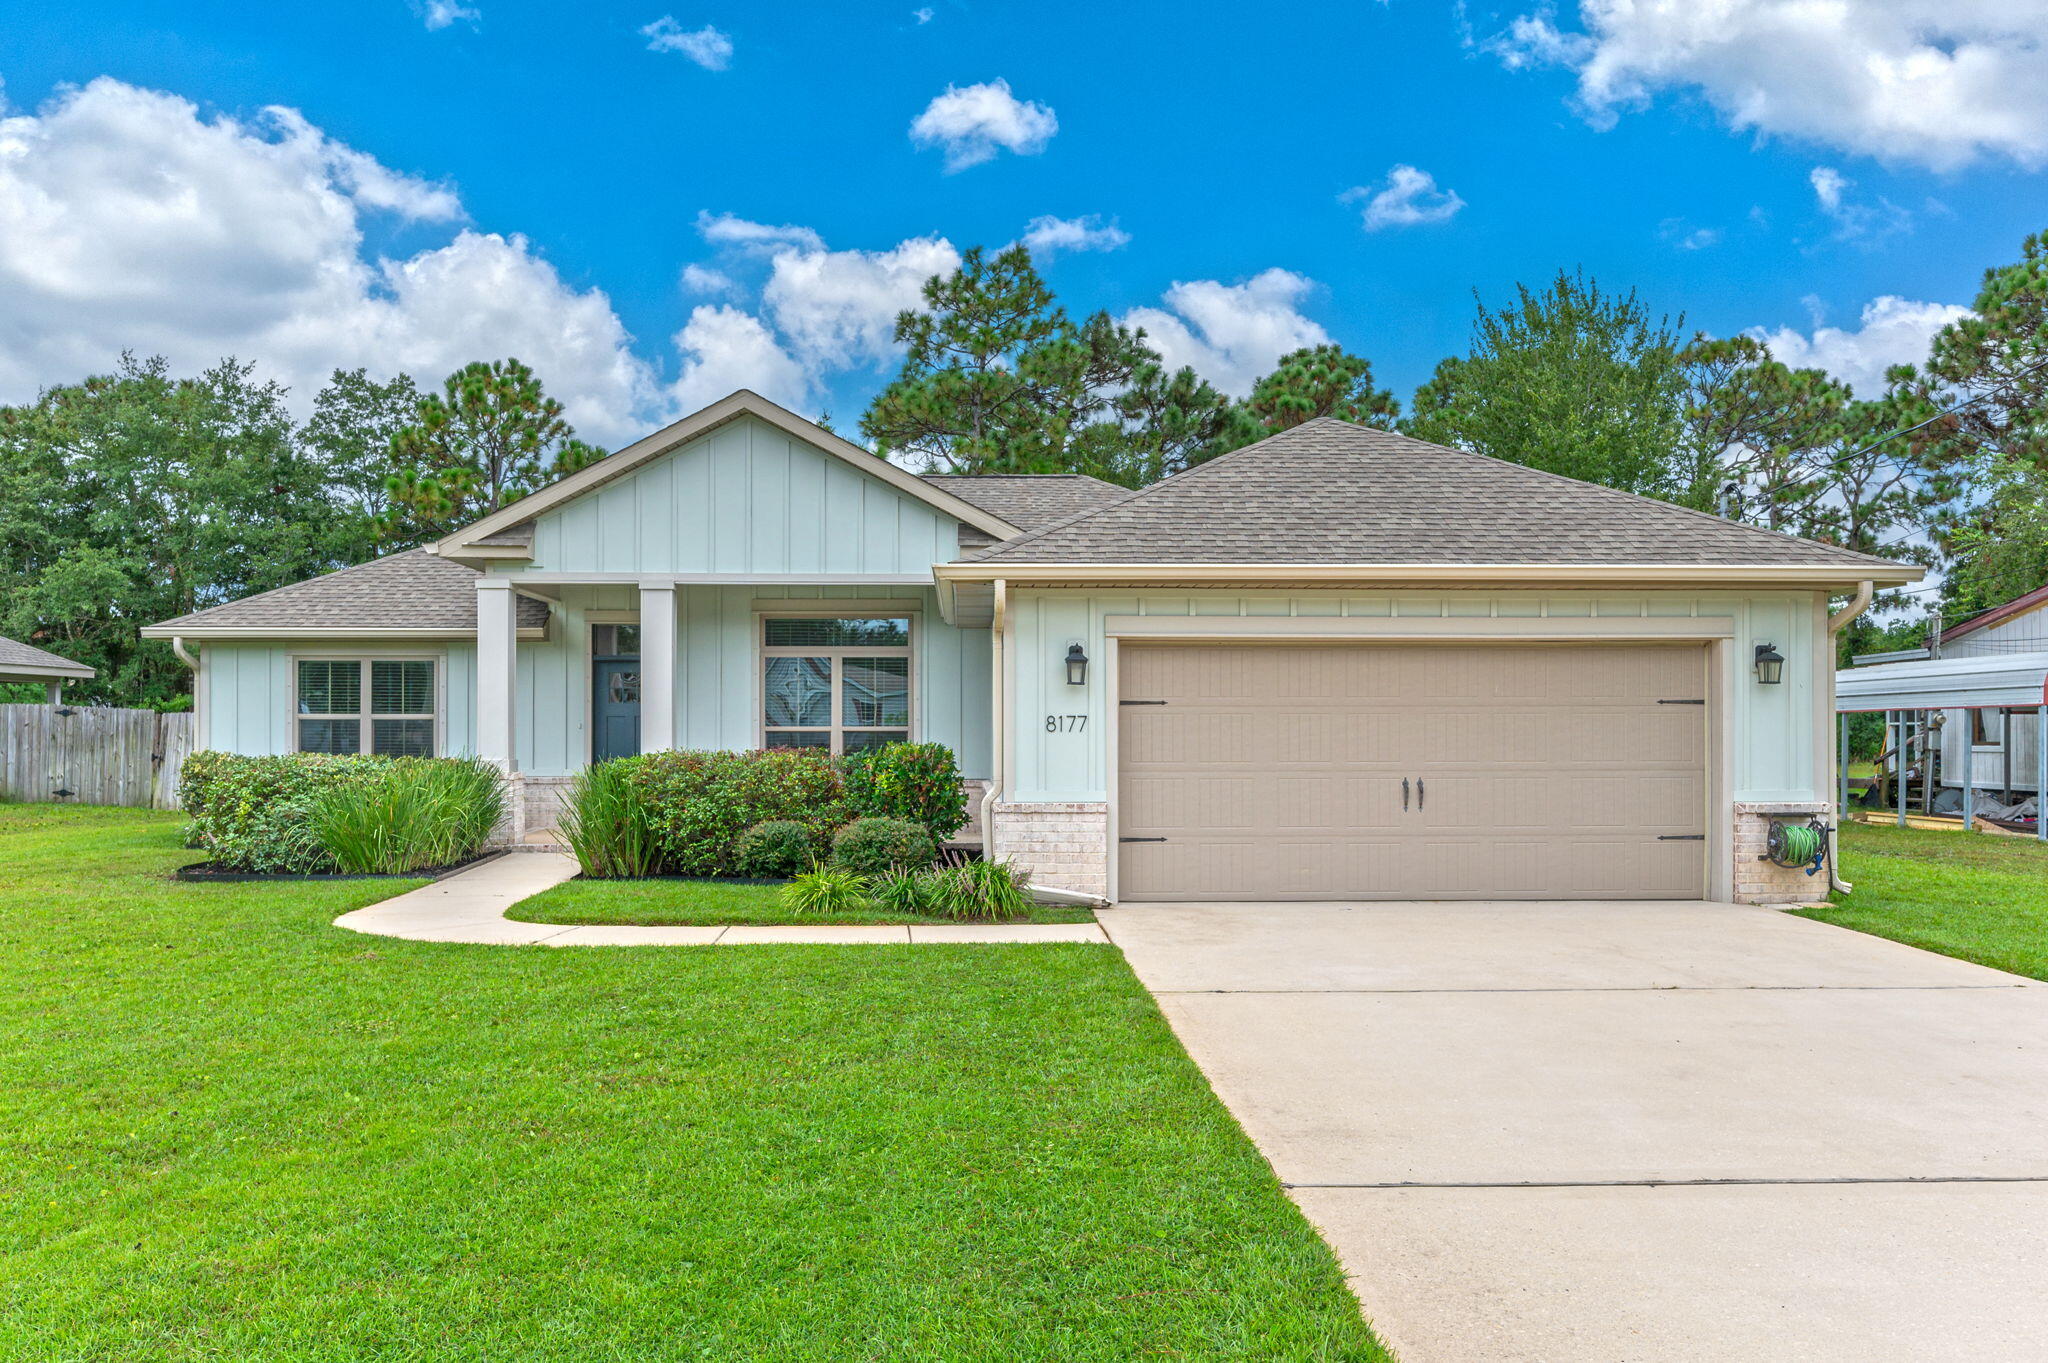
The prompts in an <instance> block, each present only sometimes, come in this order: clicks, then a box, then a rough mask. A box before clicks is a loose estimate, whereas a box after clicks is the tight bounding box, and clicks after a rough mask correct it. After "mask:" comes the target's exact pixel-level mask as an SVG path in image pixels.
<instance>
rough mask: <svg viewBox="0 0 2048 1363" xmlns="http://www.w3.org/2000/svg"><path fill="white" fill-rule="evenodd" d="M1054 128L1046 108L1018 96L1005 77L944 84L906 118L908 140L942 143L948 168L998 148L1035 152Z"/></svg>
mask: <svg viewBox="0 0 2048 1363" xmlns="http://www.w3.org/2000/svg"><path fill="white" fill-rule="evenodd" d="M1059 130H1060V122H1059V119H1058V118H1056V117H1054V116H1053V111H1052V110H1051V109H1049V108H1047V107H1046V106H1045V105H1043V104H1039V103H1035V102H1033V101H1031V100H1021V99H1018V98H1017V97H1016V96H1015V95H1013V94H1011V93H1010V83H1009V82H1008V81H1006V80H992V81H987V82H984V83H983V84H980V85H948V86H947V87H946V93H945V94H943V95H940V96H938V97H937V98H936V99H934V100H933V101H932V102H931V103H930V104H928V105H926V106H925V111H924V112H923V113H921V114H919V115H918V116H917V117H916V119H914V120H913V121H912V122H911V125H910V140H911V141H913V142H915V143H916V144H917V145H919V146H920V147H933V146H936V147H943V148H945V151H946V169H947V171H948V172H952V171H956V170H965V169H967V167H969V166H978V165H980V164H981V163H982V162H983V161H987V160H989V159H991V158H993V157H994V156H995V154H996V153H997V152H998V151H1013V152H1015V153H1017V154H1018V155H1019V156H1035V155H1037V154H1038V153H1039V152H1042V151H1044V150H1045V144H1046V143H1048V142H1050V141H1051V140H1052V138H1053V134H1054V133H1057V132H1058V131H1059Z"/></svg>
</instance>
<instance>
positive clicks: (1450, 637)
mask: <svg viewBox="0 0 2048 1363" xmlns="http://www.w3.org/2000/svg"><path fill="white" fill-rule="evenodd" d="M1920 572H1921V570H1920V569H1918V568H1916V567H1911V566H1907V565H1900V564H1894V563H1888V562H1885V561H1883V560H1880V559H1875V558H1871V557H1868V556H1866V555H1862V554H1857V553H1852V552H1849V551H1847V550H1843V549H1839V548H1834V547H1831V546H1828V545H1823V544H1817V543H1813V542H1810V541H1805V540H1799V539H1794V538H1791V537H1789V536H1784V535H1779V534H1774V533H1772V532H1769V531H1764V530H1758V529H1754V528H1752V527H1748V526H1743V525H1737V524H1733V523H1731V522H1728V521H1724V520H1721V519H1718V518H1716V517H1713V516H1709V515H1704V514H1701V513H1698V512H1693V511H1688V510H1684V509H1682V508H1679V507H1675V506H1671V505H1669V504H1666V503H1663V502H1656V501H1651V500H1647V499H1644V498H1640V497H1634V496H1630V495H1628V494H1626V493H1622V492H1617V491H1614V490H1612V489H1609V488H1603V487H1596V486H1593V485H1591V484H1586V483H1580V482H1575V481H1573V480H1571V479H1567V478H1561V477H1557V476H1555V475H1551V474H1546V473H1541V472H1537V471H1534V470H1530V469H1527V468H1523V467H1520V466H1518V465H1514V464H1507V463H1502V462H1499V461H1497V460H1493V459H1487V458H1484V457H1482V456H1479V455H1474V454H1468V453H1463V452H1459V451H1455V450H1448V449H1444V448H1441V447H1438V446H1434V445H1428V444H1424V443H1422V442H1419V441H1415V440H1410V439H1408V438H1406V437H1404V436H1399V435H1394V434H1390V433H1388V432H1384V431H1376V430H1368V429H1366V428H1364V427H1359V426H1352V425H1348V424H1346V423H1343V422H1339V421H1333V420H1317V421H1311V422H1308V423H1305V424H1303V425H1301V426H1298V427H1296V428H1294V429H1292V430H1290V431H1286V432H1284V433H1282V434H1280V435H1277V436H1274V437H1271V438H1269V439H1267V440H1263V441H1260V442H1259V443H1257V444H1254V445H1250V446H1247V447H1245V448H1243V449H1240V450H1237V451H1234V452H1232V453H1231V454H1228V455H1225V456H1223V457H1222V458H1219V459H1217V460H1214V461H1212V462H1210V463H1207V464H1204V465H1202V466H1200V467H1198V468H1196V469H1193V470H1190V471H1189V472H1187V473H1183V474H1180V475H1178V476H1177V477H1174V478H1170V479H1167V480H1165V481H1163V482H1161V483H1157V484H1154V485H1153V486H1151V487H1148V488H1144V489H1142V490H1139V491H1136V492H1132V491H1126V490H1124V489H1120V488H1113V487H1109V486H1107V485H1105V484H1101V483H1098V482H1096V481H1094V480H1092V479H1086V478H1073V477H1044V478H1036V477H991V478H967V477H928V478H919V477H916V476H914V475H912V474H909V473H906V472H904V471H903V470H901V469H898V468H896V467H895V466H893V465H891V464H888V463H886V462H885V461H883V460H881V459H878V458H876V457H875V456H873V455H871V454H869V453H867V452H866V451H864V450H862V449H860V448H859V447H858V446H855V445H852V444H849V443H848V442H847V441H845V440H843V439H841V438H840V437H838V436H836V435H833V434H832V433H831V432H829V431H826V430H824V429H822V428H820V427H818V426H815V425H812V424H811V423H809V422H807V421H804V420H801V419H800V418H798V417H795V416H793V415H791V414H790V413H788V412H786V411H784V410H782V409H781V408H779V407H776V406H775V405H774V404H772V403H769V402H767V401H765V400H763V399H761V398H759V397H756V396H755V395H753V394H752V393H747V392H740V393H735V394H734V395H732V396H731V397H729V398H726V399H725V400H723V401H721V402H718V403H716V404H714V405H713V406H711V407H708V408H706V409H705V410H703V411H701V412H698V413H697V414H695V415H694V416H691V417H688V418H685V419H684V420H682V421H680V422H677V423H676V424H674V425H672V426H670V427H668V428H666V429H665V430H662V431H659V432H657V433H655V434H654V435H651V436H649V437H647V438H646V439H644V440H641V441H639V442H637V443H636V444H633V445H630V446H628V447H627V448H625V449H622V450H620V451H619V452H617V453H616V454H613V455H611V456H609V457H608V458H605V459H603V460H600V461H599V462H597V463H596V464H593V465H591V466H590V467H589V468H587V469H584V470H582V471H581V472H578V473H576V474H574V475H572V476H570V477H568V478H565V479H563V480H561V481H560V482H558V483H556V484H554V485H552V486H550V487H548V488H545V489H543V490H542V491H540V492H537V493H535V494H533V495H532V496H530V497H528V498H526V499H525V500H523V501H520V502H518V503H515V504H514V505H512V506H510V507H507V508H506V509H504V510H502V511H499V512H497V513H495V514H493V515H491V516H487V517H485V518H484V519H483V520H481V521H479V522H477V523H476V524H475V525H472V526H469V527H468V528H466V529H464V530H462V531H460V532H458V533H456V534H452V535H449V536H448V537H447V538H445V539H443V540H441V541H439V542H438V543H436V544H434V545H431V546H429V547H428V549H427V550H426V551H424V552H420V551H416V552H413V553H407V554H397V555H393V556H391V557H389V558H386V559H382V560H379V561H377V562H375V563H370V564H365V565H363V566H361V567H357V568H351V569H347V570H344V571H342V572H339V573H333V574H330V575H328V576H326V577H322V578H317V579H314V580H313V581H310V582H306V583H301V584H299V585H297V586H292V587H285V588H281V589H279V590H277V591H273V592H268V593H265V594H263V595H261V596H256V597H251V598H249V599H247V600H245V601H239V602H235V603H233V604H230V605H224V606H217V607H214V608H212V609H210V610H204V611H200V612H197V613H196V614H193V615H188V616H185V617H183V618H181V619H178V620H172V621H167V622H165V623H164V624H161V625H156V626H152V627H151V628H149V629H147V630H145V631H144V633H145V634H147V635H149V636H150V637H152V638H166V639H174V640H177V641H179V644H178V646H179V647H180V648H181V649H184V650H186V651H188V652H189V650H190V648H191V646H192V645H194V644H196V645H197V646H198V649H199V651H198V654H197V665H198V674H199V675H198V697H197V711H198V714H199V723H200V726H201V735H200V744H201V746H211V747H216V748H226V749H232V750H236V751H242V752H257V753H263V752H288V751H292V750H294V749H313V750H319V751H384V752H440V753H451V752H474V753H479V754H481V755H483V756H484V757H486V758H489V759H491V760H493V761H495V762H498V763H500V764H502V765H504V766H505V767H506V768H507V769H508V770H509V771H511V772H512V773H514V776H513V780H514V782H515V785H516V786H517V788H518V790H519V801H518V806H519V810H520V816H519V817H520V818H521V820H522V821H523V823H524V824H525V826H527V827H544V826H547V825H549V824H550V823H551V822H552V821H553V819H554V816H555V804H556V801H558V799H559V796H560V792H561V789H562V787H563V786H564V785H565V784H566V783H567V781H568V780H569V779H570V777H571V775H572V774H573V773H574V772H575V771H576V770H577V769H579V768H580V767H582V766H583V765H584V764H585V763H587V762H589V761H591V760H592V759H594V758H600V757H604V756H608V755H611V754H615V753H620V752H628V751H633V750H635V749H636V748H637V749H641V750H654V749H662V748H670V747H681V748H744V747H753V746H760V745H764V744H765V745H768V746H781V747H789V746H801V747H816V748H821V749H824V748H829V749H830V750H832V751H845V750H847V749H849V748H855V747H859V746H862V745H866V744H872V743H879V742H885V741H888V740H890V739H893V738H902V737H906V736H907V737H910V738H914V739H929V740H936V741H939V742H943V743H946V744H948V745H950V746H951V747H953V748H954V749H955V750H956V751H957V752H958V753H959V755H960V760H961V765H962V769H963V771H964V773H965V774H966V775H967V776H968V777H970V778H972V780H973V782H974V788H975V793H976V795H977V800H978V803H979V804H980V805H982V806H983V807H984V808H985V810H986V812H987V814H988V816H989V818H990V821H991V824H992V826H991V828H990V829H989V836H990V837H991V839H992V843H993V849H994V850H995V851H996V852H997V853H998V854H999V855H1005V856H1011V857H1015V858H1016V859H1017V860H1018V861H1019V862H1021V863H1022V864H1024V865H1025V866H1027V867H1028V868H1029V869H1030V870H1031V871H1032V873H1033V875H1034V876H1035V877H1036V878H1037V879H1038V880H1040V881H1041V882H1043V883H1047V884H1052V885H1062V886H1066V887H1069V888H1073V889H1079V890H1084V891H1088V892H1092V893H1101V894H1106V895H1109V896H1112V897H1121V898H1126V899H1155V900H1156V899H1318V898H1321V899H1363V898H1404V899H1410V898H1420V899H1468V898H1480V899H1506V898H1531V899H1534V898H1561V897H1562V898H1581V897H1595V896H1597V897H1610V898H1647V897H1671V898H1696V897H1699V896H1701V895H1707V896H1709V897H1713V898H1729V897H1741V898H1744V899H1750V900H1758V901H1769V900H1783V899H1791V898H1806V897H1811V895H1812V894H1813V893H1814V892H1813V889H1812V885H1811V882H1810V881H1807V880H1806V879H1805V878H1804V877H1802V876H1800V875H1799V874H1798V872H1796V871H1791V872H1786V871H1782V870H1779V869H1777V868H1773V867H1770V866H1768V865H1767V864H1765V863H1763V862H1760V861H1759V860H1758V858H1757V853H1758V851H1759V850H1760V847H1761V841H1762V837H1763V833H1764V830H1765V827H1766V820H1767V818H1768V817H1769V816H1770V815H1772V814H1782V815H1785V816H1790V817H1805V816H1808V815H1811V814H1815V813H1825V812H1826V811H1827V810H1829V809H1830V807H1831V806H1830V803H1829V797H1830V793H1831V790H1832V782H1833V770H1832V758H1831V754H1832V750H1833V744H1832V741H1831V728H1832V726H1831V724H1830V723H1829V722H1828V717H1829V714H1830V709H1831V705H1830V702H1831V696H1830V680H1831V678H1832V677H1833V669H1832V666H1831V659H1832V645H1831V643H1830V640H1829V637H1828V634H1829V628H1830V620H1829V615H1828V608H1827V607H1828V597H1829V595H1830V594H1836V595H1844V594H1848V593H1850V592H1853V591H1855V590H1856V589H1857V588H1858V587H1859V585H1860V584H1865V583H1872V582H1874V583H1878V584H1884V585H1890V584H1897V583H1904V582H1909V581H1912V580H1914V579H1916V578H1917V577H1919V576H1920ZM1764 645H1772V646H1774V648H1775V652H1776V653H1777V654H1778V655H1780V656H1782V657H1783V658H1785V659H1786V660H1787V661H1786V662H1785V664H1784V666H1783V679H1782V681H1779V682H1775V683H1773V684H1766V683H1764V682H1763V681H1762V680H1760V678H1759V675H1758V672H1757V670H1756V669H1755V668H1754V667H1753V660H1754V658H1755V656H1756V654H1757V652H1758V651H1759V649H1760V648H1761V647H1762V646H1764Z"/></svg>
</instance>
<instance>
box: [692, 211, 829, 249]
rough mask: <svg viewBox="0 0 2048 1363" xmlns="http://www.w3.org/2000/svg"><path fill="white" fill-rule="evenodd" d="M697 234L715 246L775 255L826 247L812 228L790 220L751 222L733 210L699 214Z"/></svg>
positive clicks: (823, 240) (822, 239) (821, 238)
mask: <svg viewBox="0 0 2048 1363" xmlns="http://www.w3.org/2000/svg"><path fill="white" fill-rule="evenodd" d="M697 233H698V235H699V236H701V237H703V238H704V240H706V241H708V242H710V243H711V244H712V245H714V246H729V247H732V248H734V249H735V250H739V251H744V252H746V253H748V254H750V255H761V256H772V255H774V254H775V253H776V252H778V251H784V250H790V249H795V250H799V251H822V250H824V249H825V239H824V238H823V237H821V236H819V235H818V234H817V233H816V232H814V231H812V230H811V229H810V228H808V227H797V226H795V225H793V224H790V223H784V224H783V225H782V226H780V227H773V226H770V225H769V224H767V223H765V222H748V221H747V220H746V219H745V218H742V217H738V216H736V215H734V214H731V213H708V212H700V213H698V214H697Z"/></svg>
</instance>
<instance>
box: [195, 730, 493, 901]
mask: <svg viewBox="0 0 2048 1363" xmlns="http://www.w3.org/2000/svg"><path fill="white" fill-rule="evenodd" d="M178 799H179V803H180V804H182V805H183V806H184V809H185V812H186V814H188V815H190V816H191V819H192V830H191V832H192V837H191V845H192V846H194V847H197V848H200V849H202V850H204V851H205V852H207V853H208V854H209V857H210V860H211V861H212V862H213V864H214V865H215V866H217V867H219V868H220V869H222V870H228V871H261V872H271V873H279V874H291V875H315V874H326V873H332V872H337V871H340V872H347V873H350V874H365V873H383V874H403V873H406V872H410V871H416V870H421V869H423V868H426V867H429V866H442V865H450V864H453V863H454V862H458V861H462V860H465V859H467V858H469V857H472V856H475V855H476V854H477V853H479V852H481V851H483V850H484V848H485V846H486V845H487V844H488V842H489V840H490V835H491V830H492V828H494V827H495V826H496V825H497V823H498V822H499V820H500V819H502V818H503V817H504V811H505V789H504V781H503V779H502V778H501V777H500V776H499V775H498V772H497V769H496V768H495V767H492V766H491V765H489V764H488V763H485V762H480V761H477V760H476V759H474V758H450V757H398V758H391V757H358V756H348V757H332V756H328V755H326V754H324V753H291V754H286V755H282V756H274V757H245V756H243V755H242V754H240V753H225V752H196V753H193V754H192V755H191V756H190V757H188V758H186V759H185V766H184V770H183V772H182V773H181V775H180V777H179V781H178Z"/></svg>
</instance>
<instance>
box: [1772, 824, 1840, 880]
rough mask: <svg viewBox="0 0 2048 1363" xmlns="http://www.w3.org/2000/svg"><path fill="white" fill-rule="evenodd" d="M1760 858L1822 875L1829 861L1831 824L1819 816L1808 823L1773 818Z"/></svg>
mask: <svg viewBox="0 0 2048 1363" xmlns="http://www.w3.org/2000/svg"><path fill="white" fill-rule="evenodd" d="M1757 860H1758V861H1768V862H1770V863H1771V864H1773V865H1775V866H1784V867H1787V868H1789V869H1794V870H1804V871H1805V872H1806V874H1808V875H1810V876H1812V875H1819V874H1820V871H1821V868H1822V867H1823V866H1825V865H1827V860H1828V826H1827V825H1826V824H1825V823H1822V822H1821V821H1820V820H1819V819H1810V820H1808V821H1807V822H1805V823H1790V822H1781V821H1779V820H1777V819H1773V820H1771V831H1770V833H1769V834H1768V835H1767V836H1766V838H1765V840H1764V854H1763V855H1762V856H1761V857H1758V858H1757Z"/></svg>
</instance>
